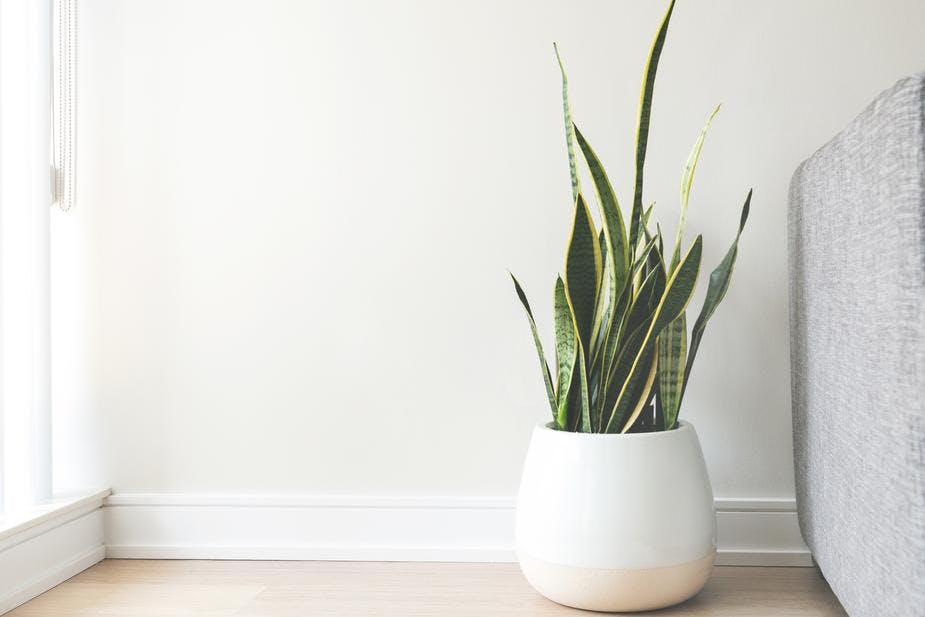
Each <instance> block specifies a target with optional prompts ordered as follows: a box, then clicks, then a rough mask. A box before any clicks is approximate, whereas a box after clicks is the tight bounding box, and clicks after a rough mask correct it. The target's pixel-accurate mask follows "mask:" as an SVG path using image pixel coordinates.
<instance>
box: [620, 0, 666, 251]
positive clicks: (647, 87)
mask: <svg viewBox="0 0 925 617" xmlns="http://www.w3.org/2000/svg"><path fill="white" fill-rule="evenodd" d="M674 3H675V0H671V2H670V3H669V4H668V10H667V11H665V16H664V17H663V18H662V23H661V24H660V25H659V27H658V32H657V33H656V35H655V39H654V40H653V41H652V48H651V49H650V50H649V59H648V60H647V61H646V68H645V72H644V73H643V80H642V90H641V92H640V94H639V118H638V122H637V125H636V178H635V181H634V183H633V210H632V214H631V216H630V236H629V240H630V246H633V247H634V246H636V242H637V240H638V239H639V223H640V221H641V216H642V185H643V168H644V167H645V162H646V147H647V146H648V143H649V119H650V116H651V114H652V94H653V92H654V90H655V74H656V72H657V71H658V61H659V58H660V57H661V55H662V48H663V47H664V46H665V37H666V36H667V35H668V23H669V22H670V21H671V13H672V11H674Z"/></svg>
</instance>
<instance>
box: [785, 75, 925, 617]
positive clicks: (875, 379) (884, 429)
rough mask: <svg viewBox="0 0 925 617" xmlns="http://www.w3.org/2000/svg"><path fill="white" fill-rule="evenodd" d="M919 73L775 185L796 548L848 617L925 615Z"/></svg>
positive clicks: (924, 150) (924, 81) (923, 162)
mask: <svg viewBox="0 0 925 617" xmlns="http://www.w3.org/2000/svg"><path fill="white" fill-rule="evenodd" d="M923 123H925V73H922V74H918V75H915V76H913V77H909V78H907V79H903V80H901V81H899V82H898V83H897V84H896V85H895V86H893V87H892V88H890V89H889V90H887V91H885V92H883V93H882V94H881V95H880V96H879V97H878V98H877V99H876V100H875V101H874V102H873V103H872V104H871V105H870V106H869V107H868V108H867V109H866V110H864V111H863V112H862V113H861V114H860V115H859V116H858V117H857V118H856V119H855V120H854V121H853V122H852V123H851V124H850V125H849V126H848V127H847V128H846V129H845V130H844V131H842V132H841V133H840V134H839V135H838V136H837V137H835V138H834V139H833V140H832V141H830V142H829V143H828V144H826V145H825V146H824V147H823V148H821V149H820V150H819V151H818V152H816V153H815V154H814V155H813V156H812V157H810V158H809V159H808V160H807V161H805V162H804V163H803V164H802V165H801V166H800V167H799V169H797V171H796V173H795V174H794V176H793V180H792V182H791V186H790V212H789V230H788V231H789V249H790V325H791V362H792V397H793V432H794V454H795V464H796V483H797V505H798V510H799V518H800V528H801V530H802V532H803V537H804V539H805V540H806V543H807V544H808V545H809V547H810V549H811V550H812V552H813V556H814V558H815V559H816V562H817V563H818V564H819V567H820V568H821V570H822V573H823V575H824V576H825V577H826V579H827V580H828V581H829V584H830V585H831V586H832V589H833V590H834V591H835V594H836V595H837V596H838V598H839V600H840V601H841V602H842V604H843V605H844V607H845V609H846V610H847V611H848V614H849V615H852V616H853V617H923V616H925V132H923Z"/></svg>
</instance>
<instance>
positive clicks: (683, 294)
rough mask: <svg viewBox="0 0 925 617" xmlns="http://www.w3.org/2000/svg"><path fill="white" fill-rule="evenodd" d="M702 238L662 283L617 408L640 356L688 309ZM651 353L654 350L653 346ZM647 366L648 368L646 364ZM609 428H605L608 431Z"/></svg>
mask: <svg viewBox="0 0 925 617" xmlns="http://www.w3.org/2000/svg"><path fill="white" fill-rule="evenodd" d="M702 245H703V238H702V237H701V236H697V239H696V240H694V242H693V244H692V245H691V248H690V249H689V250H688V252H687V254H686V255H685V256H684V258H683V259H682V260H681V262H680V264H678V268H677V270H675V272H674V274H673V275H672V276H671V278H670V279H669V280H668V283H667V284H666V286H665V293H664V294H662V297H661V300H660V301H659V303H658V306H657V308H656V309H655V314H654V315H653V317H652V321H651V323H650V325H649V329H648V331H647V332H646V335H645V337H644V338H643V341H642V344H641V345H640V346H639V352H638V353H637V355H636V357H635V359H634V360H633V363H632V365H631V367H630V371H629V375H628V376H627V378H626V380H625V381H624V383H623V386H622V388H621V389H620V393H619V395H618V396H617V403H616V406H617V407H619V405H620V403H621V399H623V397H625V396H626V395H627V392H628V386H629V384H630V383H631V381H632V380H633V379H634V377H635V376H636V374H637V372H638V371H640V370H641V366H642V365H641V363H640V361H641V360H642V357H643V356H644V355H645V354H647V353H648V352H649V351H650V348H651V346H652V345H653V343H654V341H655V338H656V337H657V336H658V335H659V334H660V333H661V331H662V330H663V329H664V328H665V326H667V325H668V324H669V323H671V322H672V321H674V320H675V319H677V318H678V316H679V315H680V314H681V313H682V312H683V311H684V309H685V308H687V304H688V303H689V302H690V299H691V296H692V295H693V293H694V287H695V286H696V284H697V275H698V274H699V272H700V257H701V252H702V248H703V246H702ZM652 351H653V352H654V349H652ZM646 368H648V367H646ZM615 416H616V414H611V418H610V422H613V420H614V417H615ZM609 429H610V427H608V430H609Z"/></svg>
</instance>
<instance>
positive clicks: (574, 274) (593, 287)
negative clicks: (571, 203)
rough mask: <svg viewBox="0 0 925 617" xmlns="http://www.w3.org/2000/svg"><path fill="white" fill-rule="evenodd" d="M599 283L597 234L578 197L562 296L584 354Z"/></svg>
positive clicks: (599, 264)
mask: <svg viewBox="0 0 925 617" xmlns="http://www.w3.org/2000/svg"><path fill="white" fill-rule="evenodd" d="M600 282H601V248H600V245H598V239H597V231H596V230H595V229H594V222H593V221H592V220H591V214H590V213H589V212H588V206H587V205H586V204H585V200H584V199H583V198H582V196H581V195H578V198H577V199H576V200H575V218H574V221H573V224H572V234H571V238H569V244H568V253H567V254H566V258H565V292H566V296H567V297H568V300H569V304H570V305H571V307H572V312H573V313H574V315H575V324H576V328H577V329H578V336H579V338H580V339H581V343H582V346H583V347H584V349H585V350H587V349H590V348H591V330H592V326H593V324H594V313H595V308H596V305H597V297H598V292H599V290H600Z"/></svg>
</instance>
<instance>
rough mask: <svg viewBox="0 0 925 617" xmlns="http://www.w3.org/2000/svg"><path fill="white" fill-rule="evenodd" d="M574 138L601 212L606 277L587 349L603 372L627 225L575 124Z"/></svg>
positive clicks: (625, 261)
mask: <svg viewBox="0 0 925 617" xmlns="http://www.w3.org/2000/svg"><path fill="white" fill-rule="evenodd" d="M575 136H576V137H577V139H578V145H579V147H580V148H581V152H582V154H583V155H584V158H585V162H586V163H587V165H588V169H589V171H590V172H591V178H592V180H594V187H595V190H596V191H597V202H598V205H599V207H600V211H601V232H602V235H603V242H601V246H602V251H601V254H602V257H603V260H604V275H605V276H604V279H603V283H602V292H601V294H600V295H599V298H598V300H599V301H598V306H597V313H596V315H595V320H594V326H593V332H594V334H595V336H594V337H593V339H592V345H591V347H590V358H591V360H592V363H594V364H595V365H596V366H600V367H601V368H602V369H604V370H606V361H607V359H606V356H605V357H601V358H600V359H601V360H602V361H603V362H598V361H597V360H598V356H599V355H600V352H601V350H602V348H604V347H605V346H606V343H607V338H608V337H609V336H610V330H611V328H612V325H613V322H614V312H615V309H616V301H617V299H618V297H619V294H620V291H622V289H623V286H624V285H626V282H627V278H628V271H629V246H628V245H627V241H626V226H625V225H624V223H623V214H622V213H621V212H620V204H619V203H618V202H617V196H616V194H615V193H614V190H613V186H612V185H611V184H610V179H609V178H608V177H607V172H606V171H605V170H604V166H603V165H602V164H601V161H600V159H599V158H598V157H597V154H596V153H595V152H594V149H593V148H592V147H591V145H590V144H589V143H588V141H587V139H585V137H584V135H582V133H581V131H580V130H579V129H578V126H577V125H576V126H575ZM595 377H596V375H593V376H592V381H598V380H597V379H594V378H595Z"/></svg>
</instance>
